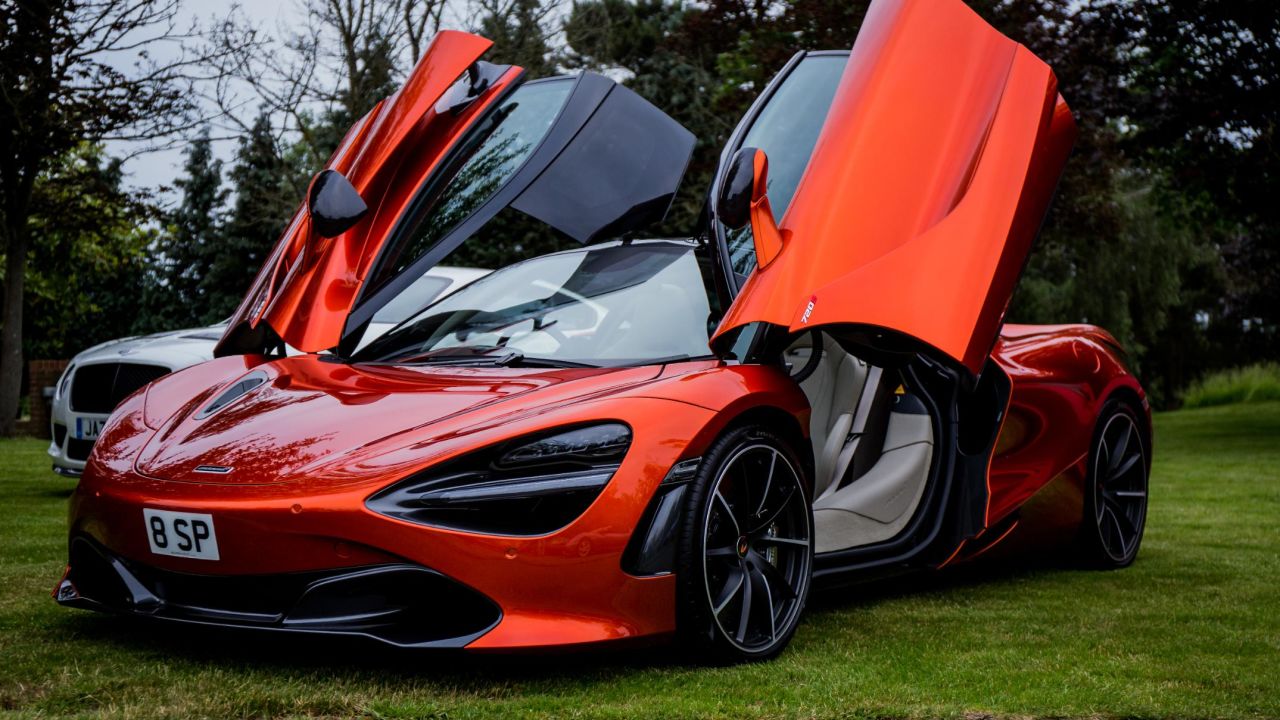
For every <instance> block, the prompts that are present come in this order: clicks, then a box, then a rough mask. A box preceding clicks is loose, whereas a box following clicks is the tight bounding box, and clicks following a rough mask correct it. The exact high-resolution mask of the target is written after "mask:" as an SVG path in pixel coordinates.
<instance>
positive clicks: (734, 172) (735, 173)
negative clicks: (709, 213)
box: [716, 147, 756, 230]
mask: <svg viewBox="0 0 1280 720" xmlns="http://www.w3.org/2000/svg"><path fill="white" fill-rule="evenodd" d="M755 163H756V149H755V148H752V147H744V148H740V149H739V150H738V152H736V153H734V155H733V160H731V161H730V162H729V172H728V173H726V174H725V178H724V184H723V185H721V186H720V197H719V198H717V200H716V216H717V217H718V218H719V219H720V222H721V223H723V224H724V226H725V227H727V228H729V229H730V230H737V229H738V228H740V227H743V226H744V225H746V224H747V223H748V222H750V221H751V198H752V195H753V193H754V191H755V178H756V167H755Z"/></svg>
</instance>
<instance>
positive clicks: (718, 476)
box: [677, 426, 813, 662]
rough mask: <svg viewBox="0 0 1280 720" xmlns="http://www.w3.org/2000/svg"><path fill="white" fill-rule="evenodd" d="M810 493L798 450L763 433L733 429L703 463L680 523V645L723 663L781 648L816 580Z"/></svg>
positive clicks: (770, 654)
mask: <svg viewBox="0 0 1280 720" xmlns="http://www.w3.org/2000/svg"><path fill="white" fill-rule="evenodd" d="M807 487H808V486H807V483H806V482H805V481H804V475H803V466H802V465H801V464H800V462H799V460H798V458H797V457H796V454H795V451H794V450H793V449H792V448H791V447H790V445H789V444H788V443H787V442H786V441H785V440H783V439H782V438H780V437H778V436H777V435H775V434H773V433H772V432H770V431H769V430H768V429H766V428H764V427H762V426H746V427H741V428H737V429H735V430H732V431H730V432H729V433H727V434H725V435H724V436H723V437H721V438H720V439H718V440H717V441H716V442H715V443H714V444H713V445H712V447H711V448H710V449H709V450H708V452H707V454H706V455H704V456H703V462H702V463H701V465H700V467H699V469H698V473H697V475H696V476H695V477H694V479H693V481H692V486H691V488H690V493H689V501H688V503H687V505H686V507H685V511H684V517H683V519H682V522H681V533H680V548H679V556H678V565H677V575H678V579H679V585H678V593H679V596H678V612H679V617H678V618H677V622H678V630H679V633H680V635H681V636H682V638H683V640H684V641H686V642H687V643H689V644H691V645H693V646H695V647H696V648H698V649H699V650H702V651H704V652H706V653H709V654H710V655H711V656H712V657H713V658H714V659H717V660H721V661H729V662H741V661H747V660H764V659H768V658H771V657H774V656H775V655H777V654H778V653H780V652H781V651H782V649H783V648H785V647H786V645H787V643H788V642H789V641H790V640H791V636H792V635H794V634H795V631H796V627H797V626H798V625H799V623H800V615H801V612H802V611H803V609H804V604H805V600H806V599H807V598H808V595H809V585H810V580H811V577H812V573H813V510H812V507H811V505H810V500H809V494H808V490H807Z"/></svg>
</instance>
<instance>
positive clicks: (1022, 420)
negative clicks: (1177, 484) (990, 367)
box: [987, 325, 1150, 527]
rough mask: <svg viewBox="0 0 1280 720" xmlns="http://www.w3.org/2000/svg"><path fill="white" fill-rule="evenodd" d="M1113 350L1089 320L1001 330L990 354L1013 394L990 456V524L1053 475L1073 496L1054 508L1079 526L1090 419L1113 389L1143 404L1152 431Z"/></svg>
mask: <svg viewBox="0 0 1280 720" xmlns="http://www.w3.org/2000/svg"><path fill="white" fill-rule="evenodd" d="M1119 353H1120V347H1119V345H1118V344H1117V343H1116V341H1115V338H1113V337H1111V335H1110V334H1109V333H1107V332H1106V331H1105V330H1103V329H1101V328H1098V327H1095V326H1092V325H1006V326H1005V327H1004V330H1003V331H1002V333H1001V336H1000V340H999V342H998V343H997V344H996V347H995V349H994V350H993V352H992V355H991V356H992V358H994V359H995V360H996V362H997V363H999V365H1000V367H1001V368H1003V369H1004V371H1005V372H1006V373H1007V374H1008V375H1009V379H1010V380H1011V381H1012V383H1013V392H1012V394H1011V396H1010V399H1009V409H1008V412H1007V416H1006V420H1005V424H1004V427H1003V429H1002V431H1001V436H1000V439H999V440H998V441H997V445H996V450H995V452H994V455H993V457H992V459H991V468H990V471H989V476H988V487H989V488H990V499H989V504H988V510H987V525H988V527H990V526H992V525H995V524H997V523H999V522H1000V521H1001V520H1003V519H1004V518H1006V517H1008V516H1009V515H1010V514H1011V513H1013V512H1015V511H1016V510H1017V509H1018V508H1020V507H1022V506H1023V505H1024V504H1025V503H1026V502H1027V501H1029V500H1030V499H1031V498H1032V497H1033V496H1035V495H1036V494H1037V493H1039V492H1041V491H1042V490H1044V489H1045V488H1046V487H1048V486H1049V485H1050V484H1051V483H1052V482H1053V481H1055V480H1060V481H1063V482H1064V483H1065V484H1066V485H1068V486H1069V487H1072V488H1075V491H1074V492H1075V498H1076V499H1075V500H1072V499H1070V497H1066V498H1062V499H1060V500H1059V501H1056V502H1054V503H1052V507H1053V508H1055V509H1056V510H1057V511H1058V512H1059V513H1060V514H1061V515H1062V516H1063V517H1064V518H1066V520H1065V522H1067V523H1068V524H1073V525H1074V524H1078V522H1079V519H1080V508H1079V506H1078V505H1077V504H1076V503H1078V498H1079V497H1080V493H1082V492H1083V488H1084V480H1085V472H1086V467H1085V460H1086V459H1087V455H1088V450H1089V441H1090V439H1091V438H1092V435H1093V428H1094V422H1095V420H1096V418H1097V417H1098V414H1099V412H1101V410H1102V405H1103V403H1105V402H1106V401H1107V399H1109V398H1111V397H1112V396H1114V395H1116V394H1117V393H1127V394H1128V396H1129V397H1130V398H1131V399H1132V400H1133V402H1134V403H1135V404H1136V405H1137V406H1139V407H1140V408H1142V409H1143V411H1144V413H1145V416H1146V418H1147V428H1146V430H1147V433H1148V436H1150V407H1149V406H1148V404H1147V401H1146V394H1145V393H1144V392H1143V390H1142V386H1141V384H1139V383H1138V380H1137V378H1135V377H1134V376H1133V374H1132V373H1130V372H1129V371H1128V369H1127V368H1126V367H1125V365H1124V362H1123V361H1122V359H1121V358H1120V356H1119ZM1060 491H1062V490H1061V489H1060ZM1071 494H1072V493H1071V492H1069V491H1067V495H1068V496H1070V495H1071Z"/></svg>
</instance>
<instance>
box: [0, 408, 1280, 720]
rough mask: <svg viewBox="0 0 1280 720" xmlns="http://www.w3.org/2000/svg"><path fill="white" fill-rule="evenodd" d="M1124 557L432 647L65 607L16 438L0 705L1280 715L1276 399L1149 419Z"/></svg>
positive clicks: (292, 712) (36, 463)
mask: <svg viewBox="0 0 1280 720" xmlns="http://www.w3.org/2000/svg"><path fill="white" fill-rule="evenodd" d="M1156 425H1157V430H1156V432H1157V436H1156V454H1155V469H1154V473H1153V478H1152V483H1151V488H1152V498H1151V508H1150V517H1149V521H1148V526H1147V536H1146V540H1145V543H1144V545H1143V548H1142V552H1141V554H1140V555H1139V556H1138V561H1137V563H1136V564H1135V565H1134V566H1133V567H1132V568H1130V569H1128V570H1123V571H1119V572H1086V571H1079V570H1071V569H1063V568H1058V567H1052V566H1049V565H1041V566H1038V567H1036V566H1033V567H1023V568H1020V569H1010V568H995V567H991V568H982V567H974V568H969V569H967V570H964V569H961V570H956V571H954V572H950V573H945V574H942V575H938V576H923V577H920V578H916V579H913V580H908V581H898V582H896V583H894V584H891V585H888V586H884V585H879V586H873V587H863V588H856V589H853V590H851V591H847V592H846V593H845V595H844V596H843V597H838V598H832V597H829V596H828V597H826V598H822V599H820V601H819V602H818V603H816V605H817V607H815V608H813V609H812V611H811V612H810V613H809V615H808V617H807V619H806V621H805V622H804V624H803V625H802V626H801V628H800V631H799V633H798V634H797V635H796V638H795V641H794V642H793V643H792V645H791V648H790V649H789V650H788V651H787V652H786V653H785V654H784V655H783V656H782V657H781V658H780V659H779V660H777V661H776V662H773V663H768V664H762V665H752V666H746V667H729V668H703V667H697V666H692V665H685V664H681V663H680V659H679V658H678V657H677V658H674V659H672V658H671V657H669V656H670V653H663V652H655V651H648V652H643V653H635V652H630V653H617V654H594V655H590V656H585V657H584V656H569V657H542V656H534V657H517V658H502V659H483V658H480V659H476V658H470V657H457V656H449V657H443V658H442V657H439V656H429V657H422V656H416V655H385V654H383V653H381V652H380V651H376V650H375V651H374V652H368V648H367V647H365V646H354V647H353V646H333V645H330V644H323V643H315V642H301V641H299V642H294V641H289V642H285V641H284V640H282V639H280V638H277V637H274V636H268V637H265V638H263V637H258V636H252V635H249V636H246V635H241V634H227V633H216V632H211V631H191V630H185V629H175V628H173V627H171V626H157V625H149V624H144V623H138V622H132V621H124V620H120V619H115V618H111V617H106V616H99V615H94V614H90V613H86V612H82V611H73V610H66V609H62V608H59V607H57V606H56V605H54V603H53V601H52V600H51V599H50V598H49V591H50V589H51V588H52V586H53V583H54V581H55V580H56V579H57V577H58V575H59V572H60V570H61V568H62V562H63V553H64V547H63V545H64V538H63V535H64V532H65V530H64V523H65V520H64V516H65V501H66V498H67V495H68V494H69V492H70V490H71V487H72V483H71V481H68V480H64V479H60V478H57V477H55V476H54V475H52V474H51V473H50V472H49V465H48V462H47V460H46V458H45V455H44V444H43V443H40V442H36V441H30V440H27V441H5V442H0V503H2V505H0V508H3V510H2V511H0V709H3V710H6V711H8V712H13V713H17V714H21V715H30V716H51V715H58V716H61V715H83V716H99V715H113V716H123V717H149V716H177V717H201V716H209V717H226V716H234V717H260V716H272V717H277V716H350V715H366V716H372V717H424V716H425V717H449V718H467V717H478V716H499V717H504V718H509V717H526V716H538V715H552V716H559V717H616V718H634V717H651V716H701V717H723V718H743V717H876V718H879V717H898V716H910V717H918V716H923V717H935V716H939V717H967V718H973V717H981V716H984V715H995V716H1002V717H1003V716H1049V717H1064V716H1070V717H1076V716H1084V717H1095V716H1102V717H1144V718H1145V717H1196V718H1199V717H1224V718H1226V717H1231V718H1234V717H1271V718H1275V717H1280V403H1259V404H1252V405H1232V406H1222V407H1213V408H1205V409H1199V410H1191V411H1182V412H1177V413H1171V414H1167V415H1163V416H1160V417H1158V418H1157V420H1156Z"/></svg>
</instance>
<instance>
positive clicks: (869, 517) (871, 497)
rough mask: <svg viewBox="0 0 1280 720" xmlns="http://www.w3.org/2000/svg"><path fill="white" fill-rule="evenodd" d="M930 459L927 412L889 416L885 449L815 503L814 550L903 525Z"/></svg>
mask: <svg viewBox="0 0 1280 720" xmlns="http://www.w3.org/2000/svg"><path fill="white" fill-rule="evenodd" d="M932 459H933V421H932V420H931V419H930V418H929V416H928V415H916V414H911V413H901V412H895V413H891V414H890V415H889V428H888V432H887V434H886V437H885V443H884V452H883V453H882V454H881V455H880V458H879V459H878V460H877V461H876V463H875V465H873V466H871V469H869V470H868V471H867V472H866V473H864V474H863V475H862V476H860V477H858V478H854V479H853V481H852V482H850V483H849V484H848V485H846V486H844V487H842V488H840V489H838V490H836V491H835V492H832V493H830V494H828V495H827V496H826V497H821V498H819V499H818V501H817V502H815V503H814V505H813V519H814V525H815V528H814V532H815V539H816V541H817V542H816V546H817V547H816V548H815V549H816V551H817V552H829V551H831V550H841V549H844V548H850V547H858V546H860V545H869V544H871V543H876V542H881V541H884V540H888V539H889V538H892V537H893V536H894V535H897V534H898V533H899V532H901V530H902V529H903V528H904V527H906V525H907V522H908V521H909V520H910V519H911V516H912V515H913V514H914V513H915V509H916V507H917V506H918V505H919V504H920V498H921V497H922V496H923V495H924V487H925V483H926V482H927V481H928V479H929V465H930V462H931V461H932Z"/></svg>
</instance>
